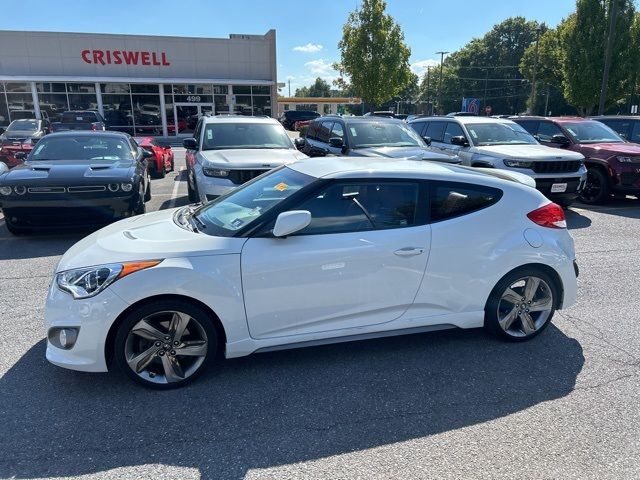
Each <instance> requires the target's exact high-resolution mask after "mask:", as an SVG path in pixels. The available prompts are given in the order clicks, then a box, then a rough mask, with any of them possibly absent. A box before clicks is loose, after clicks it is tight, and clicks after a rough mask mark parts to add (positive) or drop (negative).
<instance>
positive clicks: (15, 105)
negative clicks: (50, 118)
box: [6, 84, 36, 121]
mask: <svg viewBox="0 0 640 480" xmlns="http://www.w3.org/2000/svg"><path fill="white" fill-rule="evenodd" d="M7 85H8V84H7ZM6 95H7V107H8V110H9V121H11V120H12V118H11V112H18V111H19V112H21V114H20V115H19V116H18V115H17V114H16V115H15V117H16V118H26V117H25V115H24V111H25V110H28V111H30V112H32V113H33V118H35V116H36V114H35V111H34V110H33V97H32V96H31V93H10V92H9V91H7V93H6Z"/></svg>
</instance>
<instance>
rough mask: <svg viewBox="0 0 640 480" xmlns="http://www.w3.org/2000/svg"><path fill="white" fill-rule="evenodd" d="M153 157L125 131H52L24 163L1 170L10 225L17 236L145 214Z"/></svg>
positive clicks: (2, 203) (0, 200)
mask: <svg viewBox="0 0 640 480" xmlns="http://www.w3.org/2000/svg"><path fill="white" fill-rule="evenodd" d="M23 155H24V154H23ZM150 155H152V152H147V151H146V150H143V149H141V148H140V147H138V145H137V143H136V142H135V141H134V140H133V138H131V137H130V136H129V135H127V134H125V133H120V132H61V133H52V134H50V135H47V136H46V137H44V138H42V139H41V140H40V141H39V142H38V143H37V144H36V146H35V147H34V148H33V150H32V151H31V152H30V153H29V155H28V156H26V158H25V162H24V164H22V165H20V166H18V167H15V168H14V169H13V170H11V171H9V172H6V173H3V174H0V208H2V212H3V214H4V217H5V223H6V225H7V229H8V230H9V231H10V232H11V233H13V234H14V235H15V234H20V233H25V232H27V231H30V230H33V229H43V228H51V227H71V226H81V227H84V226H96V225H103V224H105V223H108V222H110V221H113V220H114V219H118V218H122V217H128V216H131V215H138V214H142V213H144V212H145V202H146V201H148V200H150V199H151V184H150V181H149V174H148V168H147V157H149V156H150Z"/></svg>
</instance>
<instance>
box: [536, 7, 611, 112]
mask: <svg viewBox="0 0 640 480" xmlns="http://www.w3.org/2000/svg"><path fill="white" fill-rule="evenodd" d="M614 1H615V0H614ZM541 30H542V29H541V28H540V27H538V28H536V49H535V53H534V56H533V78H532V79H531V97H530V98H529V113H530V114H531V115H534V114H535V108H536V74H537V73H538V44H539V43H540V32H541Z"/></svg>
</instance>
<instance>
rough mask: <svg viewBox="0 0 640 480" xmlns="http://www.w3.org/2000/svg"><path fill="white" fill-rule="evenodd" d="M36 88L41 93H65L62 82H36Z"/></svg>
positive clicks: (65, 88) (64, 86)
mask: <svg viewBox="0 0 640 480" xmlns="http://www.w3.org/2000/svg"><path fill="white" fill-rule="evenodd" d="M36 90H37V91H38V92H43V93H64V94H65V95H66V93H67V86H66V84H64V83H36Z"/></svg>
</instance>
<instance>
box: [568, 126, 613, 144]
mask: <svg viewBox="0 0 640 480" xmlns="http://www.w3.org/2000/svg"><path fill="white" fill-rule="evenodd" d="M562 126H563V127H564V128H565V129H567V131H568V132H569V134H571V136H572V137H573V140H574V141H575V142H576V143H623V142H624V140H623V139H622V137H620V135H618V134H617V133H615V132H614V131H613V130H611V129H610V128H609V127H607V126H606V125H604V124H602V123H600V122H592V121H583V122H575V123H563V124H562Z"/></svg>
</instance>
